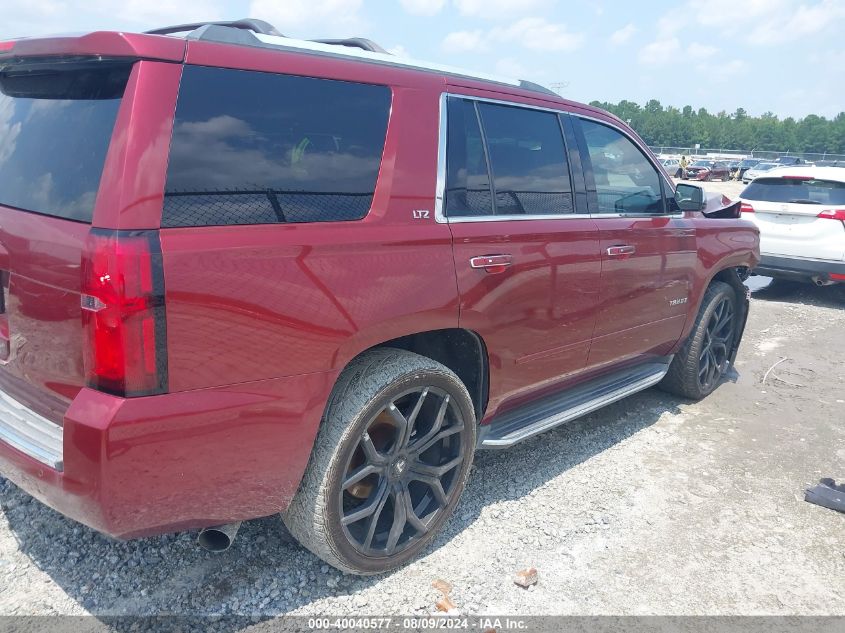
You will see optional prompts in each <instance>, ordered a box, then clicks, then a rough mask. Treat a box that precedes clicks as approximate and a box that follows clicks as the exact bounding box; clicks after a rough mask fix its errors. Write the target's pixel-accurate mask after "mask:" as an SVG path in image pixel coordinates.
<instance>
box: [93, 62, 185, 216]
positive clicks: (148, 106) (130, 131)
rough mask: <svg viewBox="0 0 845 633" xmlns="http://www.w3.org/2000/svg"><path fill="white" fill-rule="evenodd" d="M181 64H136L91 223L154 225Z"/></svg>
mask: <svg viewBox="0 0 845 633" xmlns="http://www.w3.org/2000/svg"><path fill="white" fill-rule="evenodd" d="M181 76H182V65H181V64H166V63H162V62H150V61H141V62H138V63H136V64H135V65H134V67H133V68H132V73H131V75H130V77H129V83H128V84H127V86H126V92H125V93H124V95H123V102H122V103H121V105H120V110H119V111H118V115H117V120H116V121H115V126H114V133H113V134H112V142H111V145H110V146H109V152H108V154H107V155H106V162H105V165H104V167H103V175H102V178H101V180H100V190H99V193H98V195H97V203H96V206H95V207H94V221H93V225H94V226H97V227H102V228H108V229H157V228H158V227H159V225H160V224H161V207H162V204H163V202H164V182H165V179H166V173H167V157H168V152H169V149H170V137H171V135H172V133H173V116H174V110H175V107H176V94H177V91H178V90H179V80H180V78H181Z"/></svg>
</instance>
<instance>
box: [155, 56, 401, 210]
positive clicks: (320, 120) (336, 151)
mask: <svg viewBox="0 0 845 633" xmlns="http://www.w3.org/2000/svg"><path fill="white" fill-rule="evenodd" d="M390 101H391V93H390V89H389V88H388V87H386V86H375V85H369V84H359V83H351V82H346V81H335V80H329V79H316V78H312V77H299V76H292V75H277V74H270V73H262V72H254V71H243V70H229V69H224V68H206V67H200V66H186V67H185V71H184V74H183V77H182V83H181V87H180V89H179V100H178V102H177V106H176V119H175V122H174V128H173V139H172V143H171V149H170V162H169V165H168V171H167V185H166V188H165V200H164V211H163V214H162V226H163V227H178V226H211V225H226V224H272V223H279V222H328V221H339V220H357V219H360V218H363V217H364V216H365V215H366V214H367V212H368V211H369V209H370V205H371V203H372V200H373V194H374V191H375V185H376V179H377V178H378V172H379V167H380V165H381V157H382V152H383V150H384V142H385V135H386V131H387V119H388V115H389V111H390Z"/></svg>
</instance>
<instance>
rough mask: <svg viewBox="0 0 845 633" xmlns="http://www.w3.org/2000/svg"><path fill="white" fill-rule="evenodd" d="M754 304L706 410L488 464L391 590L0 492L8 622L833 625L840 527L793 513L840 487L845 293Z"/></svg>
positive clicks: (605, 418)
mask: <svg viewBox="0 0 845 633" xmlns="http://www.w3.org/2000/svg"><path fill="white" fill-rule="evenodd" d="M707 186H708V188H713V189H719V190H722V191H725V192H726V193H728V195H731V194H733V195H734V196H735V195H736V194H737V193H738V191H739V189H741V185H738V186H737V185H735V184H732V183H726V184H725V185H720V183H714V184H713V185H711V184H709V183H708V185H707ZM722 187H724V189H722ZM728 187H731V188H735V189H737V190H736V191H735V192H734V191H732V190H731V191H727V188H728ZM749 285H750V286H751V287H752V288H754V291H753V294H752V306H751V314H750V319H749V322H748V327H747V331H746V335H745V340H744V342H743V345H742V348H741V350H740V354H739V356H738V359H737V363H736V371H735V372H734V373H733V374H732V375H731V376H730V377H729V379H728V380H726V381H725V382H724V383H723V384H722V385H721V386H720V387H719V388H718V389H717V390H716V391H715V393H713V394H712V395H711V396H710V397H708V398H707V399H705V400H704V401H702V402H699V403H692V402H687V401H683V400H680V399H678V398H675V397H672V396H668V395H667V394H665V393H663V392H661V391H658V390H656V389H650V390H648V391H646V392H643V393H641V394H638V395H636V396H633V397H631V398H629V399H627V400H625V401H622V402H619V403H616V404H614V405H612V406H610V407H608V408H607V409H605V410H603V411H600V412H597V413H595V414H593V415H590V416H588V417H586V418H584V419H582V420H579V421H577V422H575V423H572V424H570V425H568V426H565V427H563V428H560V429H557V430H555V431H552V432H550V433H547V434H545V435H543V436H542V437H539V438H535V439H533V440H530V441H528V442H526V443H524V444H522V445H520V446H518V447H515V448H514V449H512V450H509V451H502V452H484V453H480V454H479V455H478V457H477V459H476V463H475V466H474V472H473V474H472V476H471V478H470V482H469V485H468V488H467V490H466V493H465V496H464V498H463V499H462V501H461V504H460V505H459V507H458V510H457V513H456V515H455V516H454V518H453V519H452V520H451V521H450V522H449V524H448V525H447V528H446V530H445V531H444V533H443V534H442V536H441V537H440V538H438V540H437V541H436V543H435V545H434V546H433V547H432V548H431V550H430V551H429V552H428V553H427V554H426V556H424V557H423V558H422V559H421V560H419V561H417V562H415V563H413V564H411V565H409V566H408V567H406V568H404V569H402V570H399V571H398V572H395V573H393V574H389V575H386V576H381V577H376V578H368V579H360V578H355V577H351V576H344V575H342V574H340V573H339V572H336V571H335V570H333V569H330V568H328V567H327V566H325V565H323V564H322V563H321V562H320V561H318V560H317V559H315V558H314V557H313V556H311V555H310V554H308V553H307V552H305V551H303V550H302V549H301V548H299V547H298V546H297V545H296V544H294V543H291V542H290V541H289V540H287V539H286V538H285V537H284V533H283V532H282V531H281V530H280V529H279V526H278V522H277V520H275V519H271V518H268V519H263V520H260V521H254V522H251V523H250V524H248V525H246V526H245V527H244V528H242V533H241V536H240V537H239V540H238V541H236V543H235V545H234V546H233V548H232V549H230V550H229V551H228V552H226V553H224V554H220V555H212V554H209V553H207V552H204V551H201V550H199V549H197V548H196V547H195V546H194V537H195V535H193V534H188V533H186V534H181V535H175V536H165V537H159V538H152V539H144V540H139V541H132V542H129V543H116V542H113V541H110V540H108V539H106V538H104V537H102V536H100V535H98V534H95V533H93V532H92V531H90V530H88V529H87V528H84V527H81V526H79V525H77V524H75V523H73V522H71V521H69V520H66V519H64V518H63V517H62V516H60V515H58V514H57V513H55V512H53V511H52V510H50V509H48V508H46V507H44V506H42V505H41V504H39V503H38V502H36V501H33V500H31V499H30V498H29V497H28V496H27V495H25V494H23V493H22V492H20V491H19V490H18V489H17V488H15V487H14V486H13V485H12V484H11V483H9V482H5V481H4V480H3V479H2V478H0V614H6V615H8V614H56V613H75V614H82V613H94V614H102V615H106V614H154V613H162V612H163V613H177V614H208V613H213V614H224V613H247V614H257V615H260V616H261V617H268V616H275V615H281V614H287V613H294V614H334V615H345V616H348V615H374V614H382V615H383V614H402V615H421V614H427V613H434V612H435V608H434V601H435V599H436V597H437V594H436V592H434V590H433V589H432V588H431V582H432V581H433V580H435V579H437V578H441V579H445V580H447V581H448V582H450V583H451V584H452V585H453V587H454V589H453V593H452V599H453V600H454V602H455V603H456V605H457V608H458V609H459V610H460V611H461V612H463V613H466V614H512V615H527V614H579V615H592V614H674V615H682V614H683V615H688V614H743V615H752V614H753V615H761V614H813V615H834V614H836V615H845V514H839V513H837V512H834V511H832V510H827V509H824V508H821V507H818V506H814V505H811V504H809V503H806V502H805V501H804V500H803V495H804V490H805V488H807V487H808V486H811V485H813V484H815V483H816V482H817V481H818V479H819V478H821V477H833V478H835V479H837V480H845V388H843V385H845V363H843V360H842V359H843V358H845V335H843V332H845V286H843V287H826V288H816V287H813V286H809V285H797V284H791V283H774V284H769V280H767V279H764V278H759V277H752V278H751V279H750V280H749ZM528 566H533V567H536V568H537V569H538V573H539V582H538V584H537V585H536V586H534V587H533V588H532V589H531V590H530V591H526V590H523V589H520V588H518V587H516V586H515V585H514V584H513V582H512V575H513V573H514V572H515V571H516V570H518V569H522V568H524V567H528Z"/></svg>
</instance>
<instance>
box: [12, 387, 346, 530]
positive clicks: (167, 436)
mask: <svg viewBox="0 0 845 633" xmlns="http://www.w3.org/2000/svg"><path fill="white" fill-rule="evenodd" d="M336 376H337V374H336V372H328V373H316V374H308V375H303V376H296V377H292V378H285V379H276V380H269V381H261V382H256V383H248V384H242V385H234V386H230V387H221V388H218V389H206V390H201V391H191V392H182V393H174V394H168V395H163V396H152V397H148V398H130V399H123V398H116V397H114V396H110V395H108V394H103V393H99V392H97V391H93V390H91V389H87V388H86V389H83V390H82V391H80V393H79V394H78V395H77V397H76V399H75V400H74V401H73V404H72V405H71V407H70V408H69V409H68V411H67V413H66V415H65V419H64V442H65V470H64V472H63V473H58V472H56V471H54V470H52V469H51V468H48V467H46V466H44V465H42V464H40V463H39V462H36V461H35V460H33V459H31V458H29V457H28V456H26V455H24V454H22V453H20V452H19V451H17V450H15V449H13V448H11V447H9V446H7V445H5V444H3V443H2V442H0V472H2V473H3V475H4V476H5V477H8V478H9V479H10V480H11V481H13V482H14V483H15V484H17V485H18V486H20V487H22V488H24V489H25V490H27V491H28V492H30V494H32V495H33V496H35V497H36V498H38V499H40V500H41V501H43V502H44V503H46V504H48V505H50V506H51V507H53V508H55V509H57V510H59V511H60V512H62V513H63V514H66V515H67V516H69V517H71V518H73V519H75V520H77V521H80V522H81V523H84V524H86V525H88V526H90V527H93V528H95V529H97V530H99V531H101V532H105V533H107V534H110V535H112V536H116V537H124V538H127V537H134V536H143V535H147V534H156V533H160V532H164V531H170V530H175V529H188V528H191V527H201V526H204V525H213V524H220V523H228V522H232V521H237V520H240V519H248V518H254V517H258V516H267V515H270V514H274V513H276V512H279V511H281V510H283V509H284V508H285V507H286V506H287V503H288V502H289V501H290V499H291V497H292V496H293V494H294V493H295V492H296V488H297V487H298V485H299V480H300V479H301V477H302V473H303V471H304V469H305V465H306V464H307V461H308V456H309V454H310V452H311V444H312V443H313V441H314V435H315V433H316V431H317V427H318V424H319V421H320V416H321V415H322V413H323V407H324V405H325V402H324V396H323V394H325V393H326V392H327V391H328V390H330V389H331V385H332V384H333V383H334V380H335V378H336Z"/></svg>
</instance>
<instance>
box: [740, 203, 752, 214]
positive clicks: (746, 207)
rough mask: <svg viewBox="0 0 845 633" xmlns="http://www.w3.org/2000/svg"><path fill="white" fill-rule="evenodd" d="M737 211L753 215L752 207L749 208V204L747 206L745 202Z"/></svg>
mask: <svg viewBox="0 0 845 633" xmlns="http://www.w3.org/2000/svg"><path fill="white" fill-rule="evenodd" d="M739 210H740V211H741V212H742V213H754V207H752V206H751V205H750V204H748V203H747V202H743V203H742V206H741V207H739Z"/></svg>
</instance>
